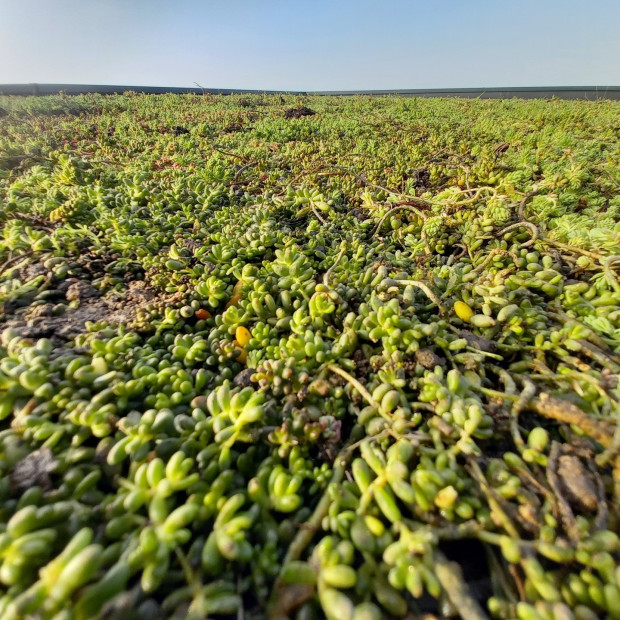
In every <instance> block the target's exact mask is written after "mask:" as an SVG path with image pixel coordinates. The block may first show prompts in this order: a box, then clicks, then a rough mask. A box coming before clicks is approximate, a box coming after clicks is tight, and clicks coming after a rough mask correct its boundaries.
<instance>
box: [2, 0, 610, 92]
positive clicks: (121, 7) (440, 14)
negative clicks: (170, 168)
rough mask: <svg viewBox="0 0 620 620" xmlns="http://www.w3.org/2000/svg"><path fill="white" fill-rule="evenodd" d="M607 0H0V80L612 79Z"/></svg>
mask: <svg viewBox="0 0 620 620" xmlns="http://www.w3.org/2000/svg"><path fill="white" fill-rule="evenodd" d="M619 26H620V2H619V1H618V0H460V1H456V0H424V1H420V0H355V1H352V0H351V1H350V0H0V84H1V83H5V84H6V83H31V82H37V83H58V84H114V85H134V86H195V83H198V84H200V85H201V86H203V87H206V88H247V89H259V90H260V89H276V90H349V89H398V88H463V87H493V86H578V85H597V86H610V85H620V36H619V35H618V28H619Z"/></svg>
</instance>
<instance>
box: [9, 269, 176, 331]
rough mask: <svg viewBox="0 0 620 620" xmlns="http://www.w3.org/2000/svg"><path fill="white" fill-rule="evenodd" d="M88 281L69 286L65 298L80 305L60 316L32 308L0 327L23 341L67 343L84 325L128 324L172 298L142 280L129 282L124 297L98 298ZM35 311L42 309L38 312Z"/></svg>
mask: <svg viewBox="0 0 620 620" xmlns="http://www.w3.org/2000/svg"><path fill="white" fill-rule="evenodd" d="M98 295H99V292H98V291H97V290H96V289H94V288H93V287H92V286H91V285H90V284H89V283H88V282H84V281H81V280H80V281H77V282H73V283H72V284H70V285H69V286H68V288H67V289H66V293H65V298H66V299H67V300H69V301H70V299H69V297H71V299H73V300H78V301H79V302H80V305H79V306H78V307H77V308H75V309H69V310H67V311H66V312H65V313H64V314H62V315H61V316H49V314H50V308H49V306H50V304H43V305H42V306H35V308H33V309H32V311H31V312H29V313H28V314H17V313H16V314H14V315H13V316H11V317H10V318H9V319H8V320H6V321H5V323H4V324H3V325H1V327H4V328H10V329H14V330H16V331H17V332H18V333H19V335H20V336H21V337H22V338H50V339H52V340H53V341H55V342H57V343H61V342H63V341H68V340H71V339H73V338H75V336H77V335H79V334H81V333H83V332H84V331H85V323H86V322H89V321H90V322H93V323H96V322H98V321H106V322H107V323H109V324H110V325H131V324H133V323H134V322H135V320H136V316H137V313H138V311H139V310H141V309H143V308H145V307H146V306H148V305H150V304H153V303H161V302H172V301H175V300H174V299H173V297H174V295H167V294H165V295H163V296H162V295H161V294H160V293H159V292H158V291H157V290H156V289H154V288H153V287H151V286H149V285H148V284H147V283H146V282H144V281H142V280H136V281H133V282H130V283H129V286H128V289H127V292H126V294H125V295H124V296H123V297H121V296H120V295H110V296H108V297H99V296H98ZM37 308H41V309H40V310H37Z"/></svg>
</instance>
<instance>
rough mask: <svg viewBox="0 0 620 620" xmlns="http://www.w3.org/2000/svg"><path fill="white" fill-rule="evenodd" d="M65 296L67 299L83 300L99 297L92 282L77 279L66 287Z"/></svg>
mask: <svg viewBox="0 0 620 620" xmlns="http://www.w3.org/2000/svg"><path fill="white" fill-rule="evenodd" d="M65 297H66V298H67V301H75V300H78V301H83V300H84V299H92V298H93V297H99V291H98V290H97V289H96V288H95V287H94V286H93V285H92V284H89V283H88V282H84V281H83V280H78V281H77V282H74V283H73V284H72V285H71V286H70V287H69V288H68V289H67V292H66V293H65Z"/></svg>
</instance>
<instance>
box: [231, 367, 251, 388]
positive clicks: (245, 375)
mask: <svg viewBox="0 0 620 620" xmlns="http://www.w3.org/2000/svg"><path fill="white" fill-rule="evenodd" d="M255 372H256V371H255V370H254V368H246V369H245V370H242V371H241V372H240V373H239V374H238V375H237V376H236V377H235V378H234V379H233V383H234V384H235V385H236V386H237V387H240V388H244V387H248V386H249V385H252V375H253V374H254V373H255Z"/></svg>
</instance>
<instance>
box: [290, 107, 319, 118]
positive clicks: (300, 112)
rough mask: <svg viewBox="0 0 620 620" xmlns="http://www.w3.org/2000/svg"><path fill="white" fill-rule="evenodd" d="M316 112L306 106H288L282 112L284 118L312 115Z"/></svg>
mask: <svg viewBox="0 0 620 620" xmlns="http://www.w3.org/2000/svg"><path fill="white" fill-rule="evenodd" d="M315 114H316V112H315V111H314V110H311V109H310V108H307V107H306V106H301V107H299V108H289V109H288V110H285V112H284V118H301V117H302V116H314V115H315Z"/></svg>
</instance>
